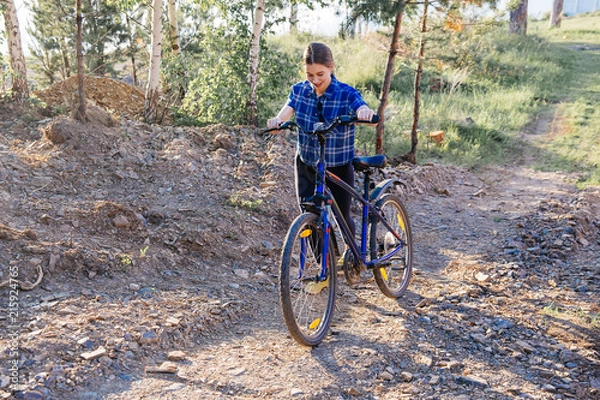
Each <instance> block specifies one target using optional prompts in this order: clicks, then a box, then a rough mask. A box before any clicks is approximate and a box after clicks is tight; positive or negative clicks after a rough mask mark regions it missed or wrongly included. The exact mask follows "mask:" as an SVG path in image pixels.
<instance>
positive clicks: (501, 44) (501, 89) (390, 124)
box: [277, 13, 600, 187]
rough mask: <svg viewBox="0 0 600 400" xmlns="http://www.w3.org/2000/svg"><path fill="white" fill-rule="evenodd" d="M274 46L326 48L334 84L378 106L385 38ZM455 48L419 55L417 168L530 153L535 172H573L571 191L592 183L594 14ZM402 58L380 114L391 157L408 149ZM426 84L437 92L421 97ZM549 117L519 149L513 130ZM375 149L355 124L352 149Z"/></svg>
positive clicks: (407, 83)
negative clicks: (535, 139)
mask: <svg viewBox="0 0 600 400" xmlns="http://www.w3.org/2000/svg"><path fill="white" fill-rule="evenodd" d="M407 29H408V30H409V31H410V29H409V28H407ZM456 39H458V40H456ZM463 39H464V40H463ZM277 40H278V41H279V45H280V46H282V47H283V48H285V49H287V51H288V52H289V53H290V54H299V53H301V51H302V49H303V48H304V46H305V45H306V43H308V42H310V41H312V40H321V41H324V42H326V43H328V44H329V45H330V47H331V48H332V51H333V53H334V57H336V74H337V75H338V78H340V80H342V81H344V82H347V83H350V84H352V85H354V86H356V87H357V88H359V89H360V90H361V92H362V93H363V96H364V97H365V100H366V101H367V102H368V103H369V105H370V106H371V107H372V108H377V106H378V104H379V85H380V81H381V79H382V76H383V71H384V68H385V63H386V61H387V58H386V53H385V49H386V46H387V45H388V43H387V42H386V40H387V41H389V38H386V37H385V36H380V37H374V36H370V37H369V38H367V39H365V40H362V41H358V40H341V39H333V38H318V37H310V36H306V35H305V36H299V37H291V36H287V37H283V38H282V37H280V38H278V39H277ZM455 42H459V43H460V46H459V47H453V46H447V47H448V48H449V49H450V50H449V51H450V52H446V53H443V52H442V51H441V50H440V48H439V47H440V46H438V44H439V43H436V46H435V47H433V46H432V48H430V50H429V53H427V52H426V56H427V55H429V56H430V57H431V58H430V59H427V60H426V62H425V65H424V67H425V70H424V75H423V81H422V95H421V104H420V118H419V125H418V129H419V131H420V134H419V147H418V153H417V161H418V162H419V163H426V162H437V163H443V164H458V165H463V166H466V167H470V168H478V167H480V166H485V165H490V164H502V163H510V162H512V159H514V158H515V157H516V156H519V155H521V154H522V153H523V152H530V153H531V154H533V155H536V159H537V160H538V161H537V163H536V165H535V166H536V167H537V168H538V169H540V170H545V171H565V172H578V173H579V180H578V182H577V183H578V185H579V186H580V187H586V186H590V185H600V130H599V129H598V128H597V127H598V126H600V107H599V104H600V68H598V65H600V13H594V14H588V15H583V16H576V17H571V18H565V19H564V20H563V22H562V26H561V28H559V29H549V28H548V20H543V21H530V24H529V27H528V34H527V35H525V36H520V35H509V34H508V33H507V27H506V25H503V26H500V27H496V28H489V29H487V30H478V31H476V32H475V33H474V34H470V35H469V36H468V37H464V38H463V37H456V38H455ZM441 47H444V46H441ZM413 50H414V49H413ZM452 51H455V53H452ZM461 52H464V54H463V53H461ZM401 54H403V55H402V56H401V57H398V59H397V60H396V73H395V76H394V82H395V83H394V85H395V86H393V90H392V92H391V93H390V95H389V98H388V103H387V108H386V111H385V118H386V120H385V134H384V151H385V153H386V154H387V155H388V156H390V157H396V156H400V155H402V154H405V153H407V152H408V151H409V150H410V134H409V133H407V132H410V129H411V126H412V120H413V107H414V105H413V104H414V99H413V94H412V92H413V89H412V81H413V79H414V70H415V67H416V60H414V59H411V58H410V56H408V55H409V54H414V51H413V52H412V53H411V51H405V52H401ZM463 59H465V60H466V59H468V60H469V64H468V67H465V64H464V63H462V60H463ZM298 77H299V79H301V78H302V75H301V73H299V76H298ZM453 77H455V78H456V77H457V78H456V81H453V79H454V78H453ZM432 79H433V80H434V81H435V80H436V79H437V80H440V79H441V80H443V81H444V82H445V83H446V86H445V87H442V88H441V89H439V90H430V88H431V85H430V82H431V80H432ZM398 83H401V87H399V86H398ZM454 83H460V85H454ZM286 90H287V89H286ZM286 95H287V92H286V93H285V94H283V95H282V98H285V96H286ZM548 115H550V116H553V118H552V123H551V124H550V125H549V127H550V129H551V134H550V135H549V136H544V142H542V143H531V144H529V143H528V144H527V145H524V144H523V143H522V142H521V141H520V139H519V133H520V132H522V131H525V130H527V129H530V128H531V126H533V122H535V121H536V120H538V119H539V118H540V116H548ZM436 130H444V131H445V140H444V143H443V145H442V146H437V145H436V144H434V143H432V142H428V140H427V137H426V134H427V133H429V132H431V131H436ZM374 146H375V139H374V129H373V128H370V127H359V128H358V131H357V148H358V149H359V150H362V151H364V152H367V153H372V152H374V150H375V149H374Z"/></svg>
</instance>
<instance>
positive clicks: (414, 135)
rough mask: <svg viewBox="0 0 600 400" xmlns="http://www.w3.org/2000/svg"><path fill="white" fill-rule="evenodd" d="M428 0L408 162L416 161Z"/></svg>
mask: <svg viewBox="0 0 600 400" xmlns="http://www.w3.org/2000/svg"><path fill="white" fill-rule="evenodd" d="M428 6H429V1H428V0H425V4H424V5H423V17H422V19H421V37H420V40H419V60H418V62H417V72H416V73H415V102H414V107H413V123H412V126H411V129H410V151H409V152H408V153H407V154H406V155H404V157H403V158H404V159H405V160H406V161H408V162H410V163H413V164H416V162H417V145H418V144H419V135H418V133H419V116H420V115H421V76H422V75H423V59H424V57H425V34H426V33H427V7H428Z"/></svg>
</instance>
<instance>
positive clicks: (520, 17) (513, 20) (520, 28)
mask: <svg viewBox="0 0 600 400" xmlns="http://www.w3.org/2000/svg"><path fill="white" fill-rule="evenodd" d="M509 10H510V17H509V18H510V21H509V26H508V32H510V33H514V34H517V35H525V34H527V0H512V1H511V3H510V4H509Z"/></svg>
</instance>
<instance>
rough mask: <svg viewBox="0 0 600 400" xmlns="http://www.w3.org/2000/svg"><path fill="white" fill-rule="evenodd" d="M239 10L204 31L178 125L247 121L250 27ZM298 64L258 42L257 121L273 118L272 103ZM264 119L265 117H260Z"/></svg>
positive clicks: (288, 82) (195, 56)
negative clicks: (259, 48) (259, 47)
mask: <svg viewBox="0 0 600 400" xmlns="http://www.w3.org/2000/svg"><path fill="white" fill-rule="evenodd" d="M245 11H247V10H244V9H243V8H235V7H232V8H228V9H227V10H226V12H227V15H228V16H230V18H227V19H226V20H225V21H226V23H224V24H222V25H219V26H212V25H209V26H205V27H204V30H203V32H202V34H201V35H200V38H199V42H198V44H197V47H198V48H199V49H202V51H201V52H199V53H197V54H195V55H194V56H193V61H192V62H191V63H192V64H193V66H190V67H188V68H187V71H188V72H189V71H195V72H194V74H193V76H190V78H189V79H190V80H189V87H188V88H187V93H186V97H185V98H184V99H183V101H182V106H181V107H180V108H179V110H178V112H177V114H176V117H177V119H178V121H179V123H188V124H189V123H192V124H195V125H208V124H215V123H225V124H240V123H243V122H245V121H246V120H247V118H246V117H247V109H246V101H247V99H248V91H249V87H248V84H247V79H248V77H247V74H248V64H247V60H248V53H249V46H250V35H251V31H250V26H249V21H248V20H247V19H246V18H245V17H246V16H245ZM295 68H296V64H295V63H294V62H292V61H290V60H289V59H288V58H287V57H286V56H285V55H284V54H282V53H280V52H279V51H278V50H277V49H276V48H275V47H270V46H269V44H268V43H266V41H261V51H260V63H259V84H258V92H257V99H258V110H259V116H265V115H270V114H272V112H273V108H272V107H273V97H274V96H275V95H278V94H279V93H280V88H281V87H287V86H289V84H290V78H289V77H290V76H291V75H293V72H292V71H294V70H295ZM263 118H264V117H263Z"/></svg>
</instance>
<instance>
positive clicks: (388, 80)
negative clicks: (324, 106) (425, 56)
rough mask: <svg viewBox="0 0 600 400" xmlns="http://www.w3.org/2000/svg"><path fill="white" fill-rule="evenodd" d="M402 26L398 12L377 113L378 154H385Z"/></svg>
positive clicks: (376, 148) (376, 145) (376, 150)
mask: <svg viewBox="0 0 600 400" xmlns="http://www.w3.org/2000/svg"><path fill="white" fill-rule="evenodd" d="M401 27H402V13H401V12H399V13H398V14H396V22H395V23H394V33H393V34H392V43H391V44H390V53H389V55H388V63H387V67H386V68H385V77H384V78H383V86H382V88H381V97H380V99H379V107H377V114H379V122H378V123H377V134H376V138H375V152H376V153H377V154H383V152H384V150H383V132H384V122H383V121H384V118H385V107H386V105H387V100H388V96H389V94H390V87H391V85H392V76H393V75H394V61H395V60H396V55H397V54H398V38H399V37H400V28H401Z"/></svg>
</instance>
